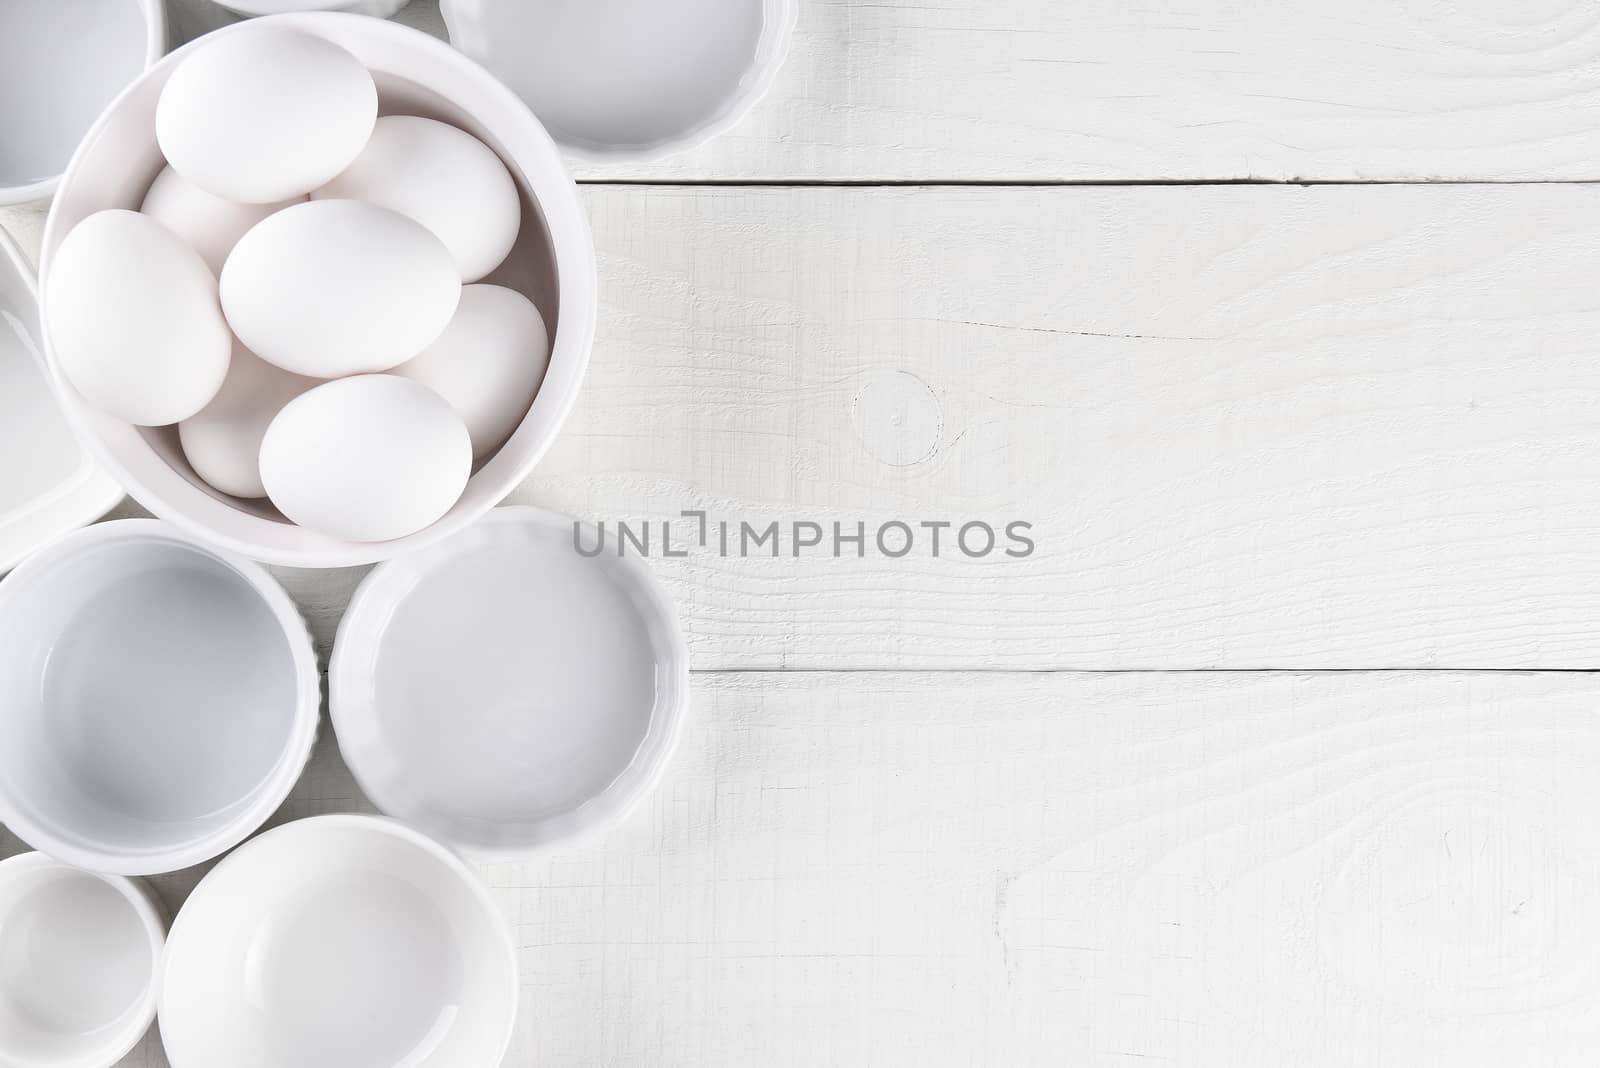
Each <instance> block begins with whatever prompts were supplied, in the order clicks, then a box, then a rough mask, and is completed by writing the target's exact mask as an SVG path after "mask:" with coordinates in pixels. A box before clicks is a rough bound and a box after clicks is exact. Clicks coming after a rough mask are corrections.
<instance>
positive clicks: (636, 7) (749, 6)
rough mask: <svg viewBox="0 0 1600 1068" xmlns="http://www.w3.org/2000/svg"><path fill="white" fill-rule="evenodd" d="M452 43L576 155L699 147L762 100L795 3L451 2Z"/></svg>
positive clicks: (642, 156) (779, 61) (641, 156)
mask: <svg viewBox="0 0 1600 1068" xmlns="http://www.w3.org/2000/svg"><path fill="white" fill-rule="evenodd" d="M439 10H440V12H441V14H443V15H444V21H445V26H446V27H447V28H448V29H449V32H450V43H451V44H453V45H455V46H456V47H457V48H459V49H461V51H463V52H465V53H466V54H467V55H469V56H471V57H472V58H473V59H476V60H477V61H478V62H480V63H482V64H483V65H484V66H485V67H487V68H489V70H491V71H493V72H494V73H495V74H496V75H498V76H499V77H500V78H502V79H504V81H505V82H506V84H507V85H509V86H511V88H512V89H514V90H516V92H517V94H518V95H519V96H521V97H522V99H524V100H526V101H527V102H528V106H529V107H531V108H533V113H534V114H535V115H537V116H539V120H540V121H541V122H543V123H544V124H545V126H546V128H548V129H549V130H550V133H551V134H552V135H554V137H555V138H556V140H558V141H560V142H561V143H562V144H563V145H565V146H566V147H567V149H568V150H569V152H571V153H572V154H573V155H575V156H577V157H579V158H582V159H587V160H591V161H595V162H607V161H609V162H641V161H648V160H653V159H657V158H660V157H662V156H666V155H670V154H672V153H675V152H683V151H686V150H688V149H691V148H695V147H697V146H699V145H701V144H704V143H705V142H706V141H709V140H710V139H711V138H713V137H715V136H717V135H718V134H720V133H723V132H724V131H726V130H728V129H729V128H730V127H732V126H733V125H734V124H736V123H737V122H739V120H740V119H742V118H744V116H745V114H746V113H748V112H749V110H750V109H751V108H752V107H754V106H755V104H756V102H757V101H759V100H760V99H761V98H762V96H764V95H765V94H766V92H767V90H768V89H769V88H771V86H772V83H773V82H774V81H775V80H776V79H777V76H778V70H779V68H781V67H782V66H783V61H784V59H785V58H786V57H787V56H788V52H789V40H790V38H791V36H792V35H793V32H794V25H795V21H796V14H797V7H796V4H795V0H673V2H671V3H663V2H662V0H583V2H582V3H571V2H568V0H441V2H440V4H439Z"/></svg>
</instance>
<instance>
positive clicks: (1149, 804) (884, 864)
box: [0, 672, 1600, 1068]
mask: <svg viewBox="0 0 1600 1068" xmlns="http://www.w3.org/2000/svg"><path fill="white" fill-rule="evenodd" d="M694 706H695V711H694V716H693V719H692V721H691V723H690V727H689V730H688V732H687V734H686V736H685V739H684V743H683V747H682V749H681V750H680V753H679V757H678V759H677V761H676V762H675V764H674V765H673V767H672V768H671V770H670V771H669V773H668V776H667V779H666V781H665V782H664V783H663V784H662V786H661V788H660V790H659V791H658V793H657V794H656V795H655V796H654V798H653V799H652V800H651V801H650V802H648V803H647V804H646V805H645V806H644V807H643V808H642V809H641V810H640V811H639V812H637V813H636V814H635V815H634V817H633V818H632V819H631V820H629V821H628V822H627V823H626V824H624V825H623V826H622V827H620V828H618V829H617V830H615V831H614V832H612V833H611V834H609V835H608V836H605V837H603V838H601V839H598V840H596V841H593V842H591V843H587V844H584V845H581V846H578V847H575V848H568V849H563V850H561V851H559V852H555V853H551V854H549V855H546V856H544V857H541V858H538V859H535V860H532V861H529V862H525V863H519V864H499V865H493V866H488V867H485V868H484V869H482V870H483V874H484V876H485V877H486V879H487V881H488V882H489V884H490V886H491V887H492V889H493V893H494V895H495V897H496V899H497V900H498V901H499V902H500V903H501V904H502V906H503V907H504V908H505V909H506V912H507V914H508V916H509V917H511V919H512V920H513V922H514V925H515V933H516V937H517V939H518V942H519V946H520V965H521V970H522V981H523V998H524V1005H523V1014H522V1019H523V1022H522V1025H521V1027H520V1028H519V1030H518V1033H517V1037H516V1043H515V1047H514V1049H515V1052H514V1053H513V1055H512V1056H511V1057H509V1058H508V1059H507V1061H506V1064H507V1066H508V1068H533V1066H535V1065H537V1066H540V1068H591V1066H595V1065H605V1066H607V1068H630V1066H638V1068H720V1066H727V1068H735V1066H737V1068H746V1066H748V1065H752V1064H760V1065H766V1066H773V1068H781V1066H788V1065H793V1066H796V1068H800V1066H805V1068H817V1066H823V1065H841V1066H856V1065H875V1066H886V1068H887V1066H896V1065H906V1066H911V1065H919V1066H942V1065H950V1066H955V1065H976V1064H986V1065H1005V1066H1007V1068H1027V1066H1032V1065H1038V1066H1044V1065H1061V1064H1071V1065H1074V1066H1077V1068H1122V1066H1126V1065H1127V1064H1129V1063H1155V1064H1181V1065H1185V1066H1187V1068H1281V1066H1283V1065H1295V1066H1297V1068H1504V1066H1506V1065H1513V1064H1514V1065H1517V1066H1519V1068H1566V1066H1572V1068H1579V1066H1585V1068H1586V1066H1587V1065H1590V1064H1592V1063H1593V1050H1594V1048H1595V1045H1596V1043H1597V1042H1600V961H1597V959H1596V957H1595V954H1594V953H1593V951H1592V945H1593V941H1594V937H1595V935H1596V933H1597V926H1596V924H1597V921H1596V916H1600V838H1597V836H1596V834H1595V833H1594V831H1595V821H1596V818H1597V817H1596V804H1597V800H1600V799H1597V795H1596V783H1597V782H1600V716H1597V709H1600V679H1596V678H1594V677H1592V676H1585V675H1518V674H1509V673H1483V674H1460V675H1458V674H1450V673H1440V672H1429V673H1417V674H1408V673H1382V674H1350V673H1334V674H1319V675H1293V674H1281V673H1279V674H1242V675H1232V674H1218V673H1212V674H1201V675H1185V674H1158V675H1094V674H1087V675H1081V674H1003V673H1002V674H978V675H964V674H952V673H937V674H921V675H919V674H896V673H864V674H839V673H817V674H811V673H791V674H788V675H764V674H743V673H741V674H732V675H701V676H697V678H696V689H695V695H694ZM360 808H364V805H363V802H362V801H361V799H360V795H359V792H358V791H356V790H355V788H354V786H353V785H352V784H351V783H350V781H349V778H348V773H347V772H345V771H344V769H343V767H342V765H341V764H340V763H339V760H338V756H337V753H336V752H335V751H334V750H333V748H332V747H331V746H330V745H329V744H328V743H327V739H326V737H324V741H323V744H322V746H321V748H320V749H319V754H318V757H317V759H316V761H315V762H314V763H313V765H312V769H311V771H310V773H309V774H308V776H307V777H306V779H305V780H304V781H303V782H302V783H301V784H300V786H299V787H298V788H297V789H296V792H295V800H294V801H293V802H291V804H290V805H289V806H287V808H286V812H285V813H284V814H282V815H283V816H291V815H292V816H303V815H311V814H316V813H321V812H327V811H347V810H351V809H360ZM14 848H15V846H14V845H0V853H5V852H10V851H12V849H14ZM197 875H198V873H194V872H190V873H183V874H181V875H179V876H173V877H167V878H163V879H162V880H159V884H160V887H161V889H162V892H163V894H164V896H165V897H166V898H167V900H168V901H169V903H171V904H178V903H179V902H181V900H182V898H183V897H184V896H185V895H186V894H187V893H188V891H189V889H190V888H191V887H192V886H193V883H194V881H195V879H196V877H197ZM163 1066H164V1061H163V1060H161V1058H160V1054H159V1053H158V1052H156V1048H155V1046H154V1044H153V1043H151V1044H150V1045H149V1046H147V1047H146V1048H145V1049H144V1050H143V1051H141V1053H140V1054H139V1055H138V1056H137V1057H135V1058H132V1059H130V1060H129V1061H128V1062H126V1068H163Z"/></svg>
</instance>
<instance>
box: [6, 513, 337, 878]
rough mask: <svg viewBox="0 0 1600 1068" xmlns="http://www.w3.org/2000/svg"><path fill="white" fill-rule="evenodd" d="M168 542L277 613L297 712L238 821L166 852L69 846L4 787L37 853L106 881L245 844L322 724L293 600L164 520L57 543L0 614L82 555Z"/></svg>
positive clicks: (256, 569)
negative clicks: (223, 572) (228, 575)
mask: <svg viewBox="0 0 1600 1068" xmlns="http://www.w3.org/2000/svg"><path fill="white" fill-rule="evenodd" d="M136 541H143V542H162V543H165V544H168V545H174V546H177V547H179V548H182V549H184V550H186V551H188V552H193V553H198V554H200V555H202V556H205V557H207V558H209V559H210V560H211V561H213V562H214V563H216V564H218V565H220V566H221V567H223V568H226V569H227V570H228V571H230V572H232V573H233V574H234V575H235V576H236V577H238V578H239V579H240V580H241V581H242V582H244V583H245V585H246V586H247V587H248V588H249V589H250V590H251V591H252V592H254V593H255V595H256V596H257V597H258V598H259V599H260V600H261V603H262V604H263V605H264V606H265V607H266V608H267V610H268V611H269V612H271V614H272V618H273V620H274V621H275V622H276V623H277V625H278V630H279V633H280V634H282V636H283V639H284V641H285V643H286V644H287V645H288V647H289V653H290V660H291V664H292V667H293V670H294V675H295V690H296V694H295V707H294V710H293V713H292V721H291V723H290V730H289V736H288V738H287V739H286V740H285V742H284V745H283V747H282V749H281V751H280V752H279V753H278V759H277V762H276V763H274V764H273V766H272V770H271V772H270V773H269V774H268V775H267V776H266V778H264V779H263V780H262V781H261V782H260V783H259V784H257V786H256V788H255V789H254V790H253V792H252V793H251V794H250V795H248V798H249V803H248V804H247V805H245V806H244V807H243V808H241V810H240V812H239V814H238V815H237V816H236V817H235V818H234V819H232V820H229V821H228V822H227V823H225V824H223V825H222V826H221V827H219V828H218V829H216V830H214V831H212V832H210V833H209V834H205V835H201V836H199V837H196V838H192V839H190V840H188V841H187V842H185V843H184V844H182V845H179V846H174V847H172V848H170V849H165V850H148V851H143V850H141V851H137V852H124V851H114V850H109V849H97V848H94V847H89V846H80V845H79V844H77V843H76V842H72V841H68V840H65V839H63V838H62V837H61V836H60V835H58V834H56V833H55V832H54V831H53V830H52V829H49V828H47V827H45V826H44V825H43V823H42V822H41V821H39V820H36V819H35V818H34V815H33V813H32V812H31V811H28V810H27V809H25V808H23V807H21V806H18V805H16V804H15V803H14V802H13V799H12V796H11V791H10V788H9V786H8V785H7V784H6V783H5V782H4V781H3V780H0V822H4V823H5V824H6V825H7V826H8V827H10V828H11V830H12V831H13V832H14V833H15V834H16V835H17V837H18V838H21V839H22V840H23V841H24V842H26V843H27V844H28V845H29V846H30V847H32V848H33V849H35V850H37V851H39V852H41V853H44V854H47V855H48V856H51V857H53V858H55V859H57V860H59V861H63V862H65V863H67V864H70V865H72V866H74V867H78V868H82V869H84V870H86V871H91V872H95V873H97V874H105V875H159V874H163V873H165V872H172V871H179V870H181V869H183V868H189V867H193V866H194V865H196V864H199V863H202V862H204V861H207V860H210V859H212V858H213V857H216V856H218V855H219V854H221V853H224V852H226V851H228V850H229V849H232V848H233V847H234V846H236V845H238V844H239V843H240V842H242V841H244V840H245V839H246V838H248V837H249V836H250V835H251V834H253V833H254V832H255V831H256V830H257V829H259V828H260V827H261V825H262V824H263V823H265V822H266V821H267V820H268V819H269V818H270V817H271V816H272V814H273V813H274V812H275V811H277V809H278V806H280V805H281V804H283V802H284V800H285V799H286V798H287V797H288V796H289V792H290V791H291V790H292V789H294V785H295V783H296V782H298V781H299V779H300V775H301V773H302V772H303V771H304V769H305V766H306V763H307V761H308V760H309V759H310V757H311V749H312V746H313V745H314V744H315V742H316V737H317V726H318V722H319V720H320V718H321V707H322V679H321V675H320V673H319V671H318V669H317V656H316V651H315V649H314V647H313V646H312V644H311V634H310V632H309V631H308V630H307V628H306V624H305V620H304V618H303V617H301V615H300V610H299V609H298V608H297V607H296V606H295V603H294V601H292V600H291V599H290V598H289V595H288V593H286V592H285V591H284V589H283V587H282V586H280V585H278V583H277V581H276V580H274V579H273V578H272V576H271V575H269V574H268V573H267V571H266V569H265V568H263V567H262V566H261V565H259V564H256V563H253V562H251V561H249V560H244V559H240V558H238V557H236V556H234V555H232V554H229V553H225V552H221V551H219V550H217V549H215V548H213V547H211V546H209V545H205V544H202V543H200V542H197V541H195V540H194V539H193V538H189V537H186V536H184V535H183V533H182V532H180V531H178V530H176V529H175V528H174V527H173V526H172V525H171V524H169V523H165V522H162V521H161V520H159V519H114V520H111V521H109V522H105V523H95V524H93V525H92V526H87V527H82V528H80V529H78V530H75V531H72V532H71V533H69V534H67V535H65V536H63V537H61V538H58V539H57V540H56V541H54V542H52V543H51V544H50V545H48V546H46V547H45V548H43V549H41V550H39V551H38V552H36V553H34V554H33V555H32V556H30V557H29V558H28V559H27V560H25V561H23V562H22V563H21V564H20V565H18V566H17V568H16V569H15V570H13V571H12V572H11V574H10V575H9V576H7V577H6V580H5V581H4V582H0V613H3V612H6V611H10V610H11V609H12V607H13V605H14V603H15V602H16V601H17V599H18V598H19V597H23V596H26V595H27V593H28V592H29V591H30V590H31V589H32V587H34V586H35V585H36V584H37V583H38V582H40V581H43V580H44V579H46V578H47V577H48V576H49V575H50V574H51V573H52V572H53V571H54V570H55V568H56V567H58V566H59V565H60V564H62V563H63V562H65V561H67V560H70V559H72V558H74V557H76V556H78V555H79V554H81V553H83V552H85V551H88V550H92V549H94V548H95V547H97V546H100V545H104V544H106V543H112V542H136Z"/></svg>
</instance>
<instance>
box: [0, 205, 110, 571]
mask: <svg viewBox="0 0 1600 1068" xmlns="http://www.w3.org/2000/svg"><path fill="white" fill-rule="evenodd" d="M13 283H14V284H15V286H16V288H17V289H18V290H19V291H20V292H21V293H22V294H23V296H24V299H25V300H26V301H28V302H29V303H30V305H31V306H32V308H33V309H34V312H33V319H34V322H33V324H32V325H33V330H34V332H35V333H36V334H38V333H39V332H40V323H39V319H40V317H39V311H38V309H39V283H38V280H37V279H36V278H35V277H34V274H33V267H32V265H30V264H29V263H28V258H27V257H26V256H25V255H23V252H22V246H20V245H18V244H17V241H16V239H15V238H13V237H12V236H11V235H10V234H9V233H7V232H6V231H5V230H4V229H0V294H3V293H4V292H5V291H6V290H7V289H8V288H10V286H11V285H12V284H13ZM0 299H3V297H0ZM23 325H24V326H25V327H26V326H27V325H28V324H26V323H24V324H23ZM4 329H5V328H4V327H0V330H4ZM24 340H26V339H24ZM29 356H30V358H32V359H33V361H34V366H35V367H36V369H37V371H38V373H39V374H40V375H41V376H42V377H43V378H45V380H46V383H47V385H48V380H49V372H48V370H47V369H46V368H45V366H44V362H43V354H42V353H40V352H37V351H35V352H30V353H29ZM62 418H63V419H65V416H62ZM0 437H3V435H0ZM73 439H74V441H75V442H76V445H77V449H78V452H79V463H78V467H77V469H76V470H74V471H73V473H72V475H71V476H70V477H69V478H67V479H65V480H64V481H62V482H60V483H57V485H56V486H55V487H54V488H53V489H52V490H51V491H50V492H49V493H47V494H45V495H44V496H42V497H39V498H37V499H36V500H34V501H33V502H32V503H30V504H28V505H27V506H26V507H24V508H22V509H21V510H20V511H12V512H6V511H3V510H0V527H3V526H5V525H7V524H9V523H16V522H18V521H19V520H21V519H23V517H26V522H27V523H28V524H29V526H30V528H31V529H33V530H35V531H37V532H38V533H39V535H40V536H39V537H38V538H37V540H36V539H33V538H29V539H28V540H27V542H26V543H25V544H26V546H27V547H26V548H25V549H24V548H19V549H18V550H17V551H16V552H11V553H7V552H3V551H0V575H4V574H5V573H6V572H7V571H9V570H11V569H12V568H14V567H16V566H17V565H18V564H20V563H21V562H22V561H23V560H26V559H27V558H28V556H29V555H30V554H31V553H33V552H34V551H35V550H37V549H38V548H39V547H40V546H42V545H47V544H49V543H50V542H51V541H54V540H55V539H56V538H58V537H60V536H61V535H63V534H66V533H68V532H70V531H73V530H76V529H77V528H79V527H81V526H83V525H84V524H86V523H92V522H94V521H95V520H96V519H99V518H100V517H101V516H103V515H105V514H106V513H107V512H109V511H111V509H112V508H115V507H116V506H117V503H118V502H120V501H121V500H122V498H123V497H125V496H126V494H125V493H123V492H122V486H121V485H120V484H119V483H118V482H117V481H116V480H115V479H113V478H111V477H110V476H109V475H107V474H105V473H104V472H102V471H101V470H100V468H99V465H98V464H97V463H96V462H95V461H94V459H93V456H92V454H91V453H90V451H89V448H88V446H86V445H85V444H84V443H83V440H82V438H80V437H78V436H77V435H76V434H75V435H73Z"/></svg>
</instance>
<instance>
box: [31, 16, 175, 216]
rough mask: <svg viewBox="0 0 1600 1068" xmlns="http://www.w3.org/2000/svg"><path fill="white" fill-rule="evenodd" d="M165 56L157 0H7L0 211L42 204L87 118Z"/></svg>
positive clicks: (89, 120) (163, 27) (163, 26)
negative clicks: (5, 207)
mask: <svg viewBox="0 0 1600 1068" xmlns="http://www.w3.org/2000/svg"><path fill="white" fill-rule="evenodd" d="M166 50H167V16H166V9H165V7H164V5H163V4H162V0H99V2H97V3H84V2H83V0H75V2H73V3H63V2H62V0H8V2H7V3H6V5H5V8H4V11H3V13H0V131H4V134H3V136H0V205H4V204H31V203H34V202H36V201H43V200H48V199H49V198H50V194H52V193H54V192H55V190H56V184H57V183H58V182H59V181H60V180H61V173H62V172H63V171H64V170H66V167H67V160H69V159H70V158H71V157H72V150H73V149H74V148H76V147H77V144H78V139H79V138H81V137H82V136H83V134H84V131H86V130H88V129H89V126H90V124H91V123H93V122H94V120H95V116H97V115H99V114H100V111H101V109H102V108H104V107H105V106H106V105H107V104H109V103H111V101H112V99H113V98H114V97H115V96H116V95H117V94H118V93H120V92H121V91H122V90H123V88H124V87H125V86H127V84H128V83H129V82H131V81H133V80H134V78H136V77H138V75H139V72H140V71H143V70H146V69H148V68H149V67H150V65H151V64H153V63H155V61H156V60H158V59H160V58H161V55H162V53H163V52H165V51H166Z"/></svg>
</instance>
